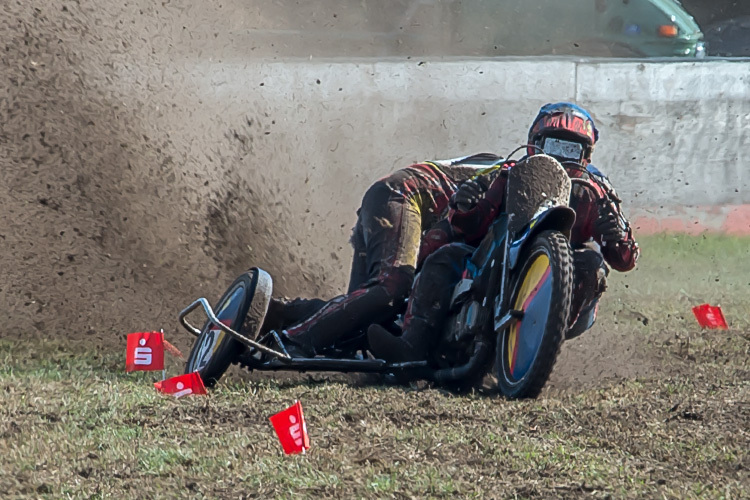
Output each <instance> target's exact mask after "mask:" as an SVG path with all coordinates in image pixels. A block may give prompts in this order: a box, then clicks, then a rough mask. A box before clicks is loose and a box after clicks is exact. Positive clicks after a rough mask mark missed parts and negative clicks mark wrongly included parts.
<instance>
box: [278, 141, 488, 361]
mask: <svg viewBox="0 0 750 500" xmlns="http://www.w3.org/2000/svg"><path fill="white" fill-rule="evenodd" d="M499 160H500V158H498V157H497V156H495V155H492V154H488V153H483V154H477V155H473V156H469V157H463V158H457V159H453V160H443V161H427V162H423V163H417V164H414V165H411V166H409V167H406V168H403V169H401V170H398V171H396V172H394V173H392V174H391V175H389V176H386V177H384V178H382V179H380V180H378V181H377V182H375V183H374V184H373V185H372V186H370V188H369V189H368V190H367V192H366V193H365V195H364V198H363V199H362V205H361V208H360V209H359V210H358V211H357V222H356V225H355V227H354V231H353V233H352V239H351V241H352V245H353V247H354V259H353V262H352V269H351V275H350V280H349V288H348V291H347V293H346V294H344V295H340V296H338V297H334V298H333V299H331V300H329V301H327V302H325V303H323V305H322V307H321V306H320V304H316V305H314V306H312V308H313V309H317V312H315V313H314V314H312V315H311V316H309V317H307V319H305V320H304V321H302V322H300V323H298V324H296V325H293V326H289V327H287V326H286V325H288V323H289V321H288V319H287V318H288V316H289V315H290V314H291V315H293V314H294V311H290V308H291V309H294V308H293V307H292V306H293V305H295V304H296V305H299V304H300V303H305V300H304V299H302V300H301V301H300V300H299V299H298V300H297V301H294V302H292V303H290V304H288V306H285V305H284V304H283V303H280V302H278V301H277V302H275V303H274V304H273V308H272V309H274V311H273V314H271V316H276V318H274V319H271V320H269V322H267V323H266V325H267V326H266V328H268V329H271V328H270V327H271V326H277V328H275V329H276V330H278V329H280V328H279V327H278V325H282V326H281V328H285V329H284V330H283V331H281V332H280V334H279V337H280V340H281V343H282V344H283V345H284V348H286V350H287V352H289V354H291V355H292V356H294V357H312V356H315V355H316V354H317V353H319V352H320V350H321V349H324V348H326V347H329V346H331V345H333V344H334V343H335V341H336V340H338V339H339V338H341V337H344V336H345V335H347V334H351V333H355V332H357V331H360V330H362V329H364V328H366V327H367V326H368V325H370V324H371V323H373V322H376V321H383V320H385V319H388V318H389V317H391V316H394V315H395V314H396V313H397V312H398V310H399V308H400V307H403V303H404V301H405V299H406V297H407V296H408V294H409V291H410V290H411V286H412V282H413V280H414V274H415V272H416V269H417V267H418V266H419V265H420V264H421V262H422V261H423V260H424V258H425V257H426V255H428V254H429V253H430V252H431V251H432V250H433V249H436V248H438V247H440V246H442V245H444V244H445V243H447V242H449V241H450V240H451V239H452V238H453V237H452V235H451V234H449V232H450V229H451V226H450V224H448V223H447V221H446V220H445V215H446V213H447V211H448V202H449V200H450V198H451V196H452V195H453V194H454V193H455V191H456V188H457V186H458V185H459V184H460V183H462V182H464V181H466V180H468V179H469V178H471V177H472V176H474V175H476V174H477V172H478V171H479V169H481V168H483V167H487V166H490V165H493V164H495V163H497V162H498V161H499ZM441 221H443V222H442V223H441ZM427 230H432V231H431V233H430V237H429V238H425V239H422V234H423V232H424V231H427ZM307 309H308V310H310V307H307ZM297 310H299V308H297ZM285 316H286V317H285ZM279 317H280V319H279ZM285 323H286V325H285Z"/></svg>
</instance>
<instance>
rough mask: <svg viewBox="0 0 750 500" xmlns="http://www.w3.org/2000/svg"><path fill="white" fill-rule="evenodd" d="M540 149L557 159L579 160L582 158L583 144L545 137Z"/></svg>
mask: <svg viewBox="0 0 750 500" xmlns="http://www.w3.org/2000/svg"><path fill="white" fill-rule="evenodd" d="M542 151H544V153H545V154H548V155H550V156H552V157H553V158H556V159H558V160H559V161H574V162H580V161H581V160H582V159H583V153H584V148H583V144H581V143H579V142H574V141H567V140H565V139H558V138H555V137H545V138H544V142H543V143H542Z"/></svg>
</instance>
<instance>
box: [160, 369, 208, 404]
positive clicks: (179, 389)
mask: <svg viewBox="0 0 750 500" xmlns="http://www.w3.org/2000/svg"><path fill="white" fill-rule="evenodd" d="M154 387H156V390H157V391H159V392H163V393H164V394H172V395H173V396H174V397H176V398H181V397H182V396H187V395H189V394H207V392H206V386H205V385H203V379H202V378H201V376H200V375H199V374H198V372H192V373H186V374H185V375H178V376H177V377H172V378H168V379H167V380H162V381H161V382H154Z"/></svg>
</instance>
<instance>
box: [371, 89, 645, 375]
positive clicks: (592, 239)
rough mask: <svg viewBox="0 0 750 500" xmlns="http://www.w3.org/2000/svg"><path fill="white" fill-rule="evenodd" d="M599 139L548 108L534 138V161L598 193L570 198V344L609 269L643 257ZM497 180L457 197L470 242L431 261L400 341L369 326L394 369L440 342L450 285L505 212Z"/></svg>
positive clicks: (580, 192)
mask: <svg viewBox="0 0 750 500" xmlns="http://www.w3.org/2000/svg"><path fill="white" fill-rule="evenodd" d="M598 138H599V132H598V130H597V129H596V126H595V125H594V121H593V119H592V118H591V115H590V114H589V113H588V112H587V111H586V110H584V109H583V108H581V107H579V106H576V105H575V104H572V103H567V102H560V103H554V104H547V105H545V106H543V107H542V108H541V109H540V111H539V113H538V115H537V117H536V118H535V119H534V122H533V123H532V125H531V128H530V130H529V136H528V146H527V151H528V155H533V154H535V153H536V152H537V151H542V152H545V153H546V154H549V155H550V156H553V157H555V158H556V159H558V160H560V162H561V163H562V165H563V166H564V167H565V169H566V171H567V172H568V175H569V176H570V177H572V178H581V179H584V180H588V181H589V185H590V186H591V187H592V188H593V190H590V189H586V188H584V187H581V186H579V185H578V184H577V183H574V184H573V189H572V192H571V201H570V207H571V208H572V209H573V210H575V212H576V220H575V224H574V225H573V228H572V230H571V236H570V244H571V248H572V249H573V266H574V273H573V301H572V304H571V315H570V328H569V330H568V332H567V334H566V338H568V339H570V338H574V337H577V336H578V335H580V334H581V333H583V332H584V331H586V330H588V329H589V328H591V326H592V325H593V324H594V321H595V319H596V313H597V310H598V304H599V298H600V297H601V296H602V293H603V292H604V290H605V288H606V276H607V275H608V273H609V267H608V266H611V267H613V268H614V269H616V270H618V271H621V272H626V271H629V270H631V269H633V267H635V263H636V260H637V259H638V255H639V252H640V251H639V248H638V244H637V243H636V242H635V240H634V239H633V234H632V231H631V229H630V225H629V223H628V221H627V220H626V219H625V217H624V216H623V215H622V212H621V210H620V207H619V203H620V199H619V198H618V197H617V195H616V193H615V191H614V188H613V187H612V185H611V184H610V183H609V181H608V179H607V178H606V177H605V176H604V175H603V174H602V173H601V172H600V171H599V170H597V169H596V168H595V167H594V166H593V165H591V163H590V162H591V153H592V151H593V149H594V146H595V144H596V141H597V140H598ZM520 161H522V160H520ZM520 161H519V163H520ZM571 161H572V162H574V163H572V162H571ZM510 167H511V168H512V164H511V166H510ZM518 168H523V165H519V167H518ZM498 173H499V175H497V174H496V178H495V179H494V180H493V181H492V183H491V185H490V186H489V188H488V189H483V187H482V185H481V183H479V182H475V181H470V182H467V183H465V184H463V185H462V186H461V188H460V189H459V190H458V191H457V192H456V194H455V195H454V197H453V199H452V200H451V207H452V210H451V212H450V214H449V220H450V222H451V225H452V226H453V231H454V234H461V235H463V237H464V241H465V243H451V244H450V245H447V246H444V247H442V248H440V249H439V250H437V251H435V252H434V253H433V254H432V255H431V256H430V257H428V258H427V260H426V261H425V263H424V265H423V267H422V270H421V273H420V275H419V277H418V278H417V280H416V282H415V283H414V289H413V291H412V295H411V299H410V301H409V305H408V308H407V311H406V314H405V316H404V327H403V334H402V335H401V336H398V337H397V336H394V335H392V334H391V333H389V332H388V331H387V330H386V329H385V328H383V327H382V326H380V325H376V324H373V325H372V326H371V327H370V329H369V330H368V342H369V345H370V348H371V350H372V352H373V354H374V355H376V356H377V357H378V358H382V359H386V360H388V361H393V362H405V361H414V360H419V359H425V357H426V355H427V353H428V352H429V350H430V348H431V347H432V345H431V344H433V341H434V339H435V335H434V333H433V330H435V331H437V329H438V327H439V325H440V324H441V323H442V321H443V320H444V319H445V317H446V315H447V313H448V311H447V308H448V306H449V302H450V296H451V290H452V288H453V286H452V285H455V284H456V283H457V282H458V281H459V279H460V278H461V274H462V272H463V263H464V259H465V258H466V257H467V256H469V255H470V254H471V253H472V252H473V250H474V248H473V246H470V245H476V244H477V243H478V242H479V241H481V239H482V238H483V237H484V236H485V234H486V232H487V229H488V228H489V226H490V224H491V222H492V220H493V219H494V218H495V217H496V216H497V214H498V213H499V212H500V211H501V210H502V209H503V207H502V204H503V198H504V194H505V188H506V182H507V170H505V171H503V170H501V171H499V172H498ZM592 193H595V195H594V194H592Z"/></svg>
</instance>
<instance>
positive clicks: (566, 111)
mask: <svg viewBox="0 0 750 500" xmlns="http://www.w3.org/2000/svg"><path fill="white" fill-rule="evenodd" d="M597 140H599V131H598V130H597V128H596V125H594V119H593V118H592V117H591V115H590V114H589V112H588V111H586V110H585V109H583V108H582V107H580V106H577V105H575V104H573V103H570V102H557V103H551V104H545V105H544V106H542V108H541V109H540V110H539V113H538V114H537V116H536V118H534V122H533V123H532V124H531V128H530V129H529V139H528V144H529V146H528V153H529V155H535V154H538V153H541V152H544V153H546V154H549V155H551V156H555V157H560V158H561V159H564V160H568V161H579V162H581V161H584V160H585V161H586V162H589V161H590V160H591V152H592V151H593V150H594V145H595V144H596V141H597Z"/></svg>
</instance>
